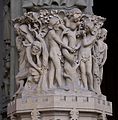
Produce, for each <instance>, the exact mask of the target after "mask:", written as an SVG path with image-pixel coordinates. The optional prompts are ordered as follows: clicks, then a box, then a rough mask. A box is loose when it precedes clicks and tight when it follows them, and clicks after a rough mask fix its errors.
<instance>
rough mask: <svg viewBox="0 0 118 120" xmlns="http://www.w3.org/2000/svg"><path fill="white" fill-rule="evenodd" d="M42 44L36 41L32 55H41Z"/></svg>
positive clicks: (32, 48) (32, 47) (33, 44)
mask: <svg viewBox="0 0 118 120" xmlns="http://www.w3.org/2000/svg"><path fill="white" fill-rule="evenodd" d="M41 48H42V47H41V43H40V42H39V41H34V42H33V43H32V46H31V53H32V54H33V55H37V54H39V55H40V54H41Z"/></svg>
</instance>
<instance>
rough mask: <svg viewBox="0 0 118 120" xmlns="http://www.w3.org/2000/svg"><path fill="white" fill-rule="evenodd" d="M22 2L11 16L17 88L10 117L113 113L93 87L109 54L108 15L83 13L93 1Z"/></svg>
mask: <svg viewBox="0 0 118 120" xmlns="http://www.w3.org/2000/svg"><path fill="white" fill-rule="evenodd" d="M67 1H68V2H69V1H70V0H67ZM39 2H40V3H39ZM24 3H25V5H24ZM24 3H23V7H24V8H25V9H26V13H24V15H23V16H20V17H16V18H15V19H13V23H14V29H15V31H16V39H13V41H12V45H13V47H15V42H16V48H17V50H18V61H19V66H18V69H17V70H18V72H17V74H15V69H14V71H12V72H13V73H14V74H15V76H12V77H14V78H16V82H17V87H18V89H17V90H16V92H15V94H14V96H13V98H12V101H11V102H10V103H9V104H8V116H10V115H11V114H12V113H14V114H15V115H16V116H19V117H18V119H19V120H97V119H98V117H99V115H100V114H102V115H103V117H102V118H103V120H104V119H105V115H112V103H111V102H108V101H107V99H106V96H104V95H103V94H102V93H101V90H100V89H97V88H100V85H101V82H102V75H103V65H104V63H105V61H106V58H107V44H106V43H105V42H104V40H105V39H106V36H107V30H106V29H105V28H103V24H104V22H105V20H106V19H105V18H104V17H101V16H97V15H93V14H87V12H85V11H84V10H85V8H87V6H89V7H92V4H91V3H88V1H86V0H83V1H82V0H77V1H76V0H73V1H72V0H71V2H70V3H68V4H67V3H62V1H61V0H50V1H41V0H25V1H24ZM66 7H67V8H66ZM86 10H87V11H88V12H90V13H91V12H92V11H91V10H90V11H89V10H88V8H87V9H86ZM13 18H14V15H13ZM12 30H13V29H12ZM13 37H14V36H13ZM12 50H14V49H12ZM12 57H15V51H14V52H13V53H12ZM12 59H13V58H12ZM12 62H13V63H15V61H12ZM14 67H15V64H14ZM12 68H13V66H12ZM14 74H13V75H14ZM96 81H98V82H96ZM12 84H13V82H12V81H11V85H12ZM12 93H13V89H12Z"/></svg>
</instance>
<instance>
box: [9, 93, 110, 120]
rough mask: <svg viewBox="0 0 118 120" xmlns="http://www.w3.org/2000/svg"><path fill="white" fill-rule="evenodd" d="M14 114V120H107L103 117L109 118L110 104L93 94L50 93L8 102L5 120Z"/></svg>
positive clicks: (102, 97)
mask: <svg viewBox="0 0 118 120" xmlns="http://www.w3.org/2000/svg"><path fill="white" fill-rule="evenodd" d="M13 115H14V116H16V120H106V115H112V104H111V102H108V101H107V100H106V97H105V96H103V95H100V96H98V95H96V94H95V93H93V92H81V91H80V93H74V94H73V93H71V92H70V93H68V92H67V93H66V92H59V93H58V92H54V91H53V93H51V92H50V93H45V94H41V95H39V96H38V95H35V96H25V97H22V98H17V99H16V100H13V101H11V103H9V104H8V117H10V116H13ZM34 118H35V119H34Z"/></svg>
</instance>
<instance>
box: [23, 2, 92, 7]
mask: <svg viewBox="0 0 118 120" xmlns="http://www.w3.org/2000/svg"><path fill="white" fill-rule="evenodd" d="M88 4H89V6H92V5H93V0H23V7H24V8H28V7H32V6H33V5H39V6H45V5H46V6H50V5H56V6H63V5H64V6H66V7H72V6H83V7H87V6H88Z"/></svg>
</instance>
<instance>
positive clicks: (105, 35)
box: [100, 28, 108, 41]
mask: <svg viewBox="0 0 118 120" xmlns="http://www.w3.org/2000/svg"><path fill="white" fill-rule="evenodd" d="M107 32H108V31H107V30H106V29H105V28H102V29H101V33H100V37H101V38H102V39H101V40H103V41H104V40H105V39H106V37H107Z"/></svg>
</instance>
